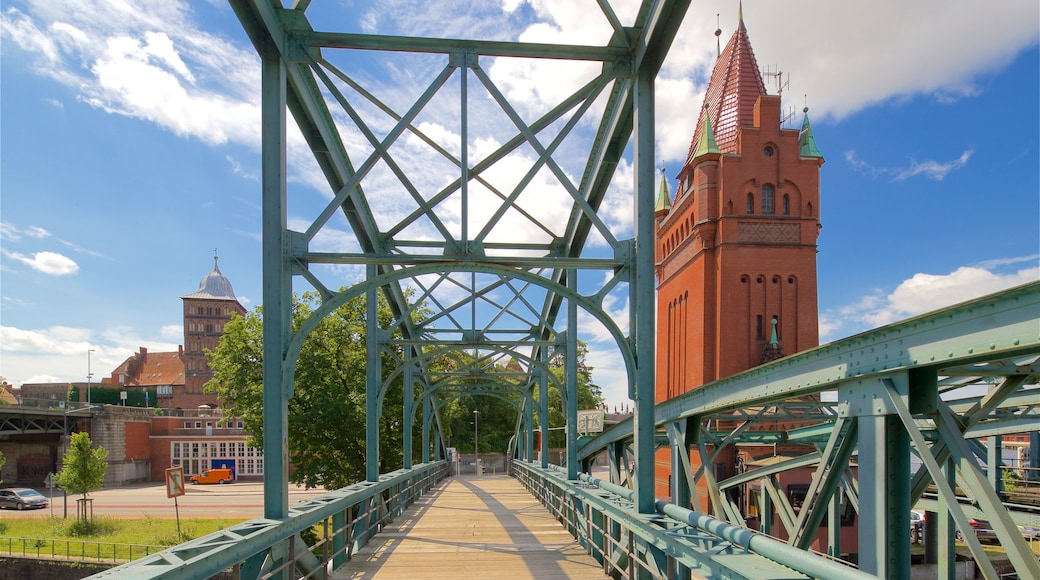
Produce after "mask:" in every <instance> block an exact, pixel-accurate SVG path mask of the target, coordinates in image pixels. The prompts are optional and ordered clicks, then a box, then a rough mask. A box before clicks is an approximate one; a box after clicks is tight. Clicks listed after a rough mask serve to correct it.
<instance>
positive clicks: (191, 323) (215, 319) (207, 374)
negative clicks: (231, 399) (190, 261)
mask: <svg viewBox="0 0 1040 580" xmlns="http://www.w3.org/2000/svg"><path fill="white" fill-rule="evenodd" d="M217 260H218V258H217V257H216V256H214V257H213V271H212V272H210V273H209V274H206V276H205V277H203V278H202V282H200V283H199V289H198V290H196V291H195V292H193V293H191V294H188V295H186V296H181V300H183V301H184V390H185V394H186V395H189V396H192V397H193V398H197V399H198V400H199V401H200V402H202V401H204V402H205V403H206V404H209V405H214V406H216V404H217V396H216V395H203V392H202V387H203V386H204V385H205V384H206V382H208V381H209V380H210V379H212V378H213V371H211V370H210V368H209V364H208V363H207V362H206V353H205V350H207V349H208V350H213V349H215V348H217V345H218V344H219V343H220V337H221V335H223V334H224V325H225V324H226V323H227V322H228V320H230V319H231V315H232V314H238V315H240V316H245V314H246V309H245V308H243V307H242V305H241V304H240V303H239V302H238V299H237V298H235V291H234V289H233V288H232V287H231V282H229V281H228V279H227V278H225V277H224V275H223V274H221V273H220V268H218V267H217ZM200 396H201V397H200Z"/></svg>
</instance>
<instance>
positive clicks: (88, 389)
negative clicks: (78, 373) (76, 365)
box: [87, 349, 94, 408]
mask: <svg viewBox="0 0 1040 580" xmlns="http://www.w3.org/2000/svg"><path fill="white" fill-rule="evenodd" d="M92 352H94V349H89V350H87V408H90V379H91V378H93V376H94V373H92V372H90V353H92Z"/></svg>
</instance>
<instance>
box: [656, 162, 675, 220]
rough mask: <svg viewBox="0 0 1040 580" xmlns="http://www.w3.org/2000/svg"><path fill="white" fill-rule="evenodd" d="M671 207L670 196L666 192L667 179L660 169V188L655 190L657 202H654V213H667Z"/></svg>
mask: <svg viewBox="0 0 1040 580" xmlns="http://www.w3.org/2000/svg"><path fill="white" fill-rule="evenodd" d="M671 209H672V196H671V195H669V194H668V179H667V178H666V177H665V175H664V169H662V170H661V188H660V189H659V190H658V192H657V203H655V204H654V215H659V214H661V213H668V212H669V211H671Z"/></svg>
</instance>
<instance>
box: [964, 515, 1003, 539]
mask: <svg viewBox="0 0 1040 580" xmlns="http://www.w3.org/2000/svg"><path fill="white" fill-rule="evenodd" d="M968 525H969V526H971V531H973V532H975V537H976V538H978V539H979V541H980V542H985V541H986V540H993V541H996V539H997V533H996V532H995V531H993V526H992V525H991V524H990V523H989V522H987V521H986V520H980V519H976V518H968ZM957 539H958V540H962V541H963V539H964V536H963V534H961V531H960V530H957Z"/></svg>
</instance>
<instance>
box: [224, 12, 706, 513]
mask: <svg viewBox="0 0 1040 580" xmlns="http://www.w3.org/2000/svg"><path fill="white" fill-rule="evenodd" d="M230 3H231V5H232V7H233V9H234V10H235V13H236V15H237V16H238V18H239V20H240V21H241V23H242V25H243V28H244V29H245V31H246V33H247V34H248V36H249V38H250V39H251V41H252V42H253V44H254V46H255V48H256V50H257V53H258V54H259V55H260V57H261V66H262V70H263V81H262V84H263V88H262V92H263V105H262V107H263V112H262V117H263V135H264V136H263V192H264V193H263V202H264V218H263V219H264V227H263V233H264V243H263V255H264V309H265V313H266V315H265V317H264V345H265V350H264V364H265V367H264V409H265V418H264V421H265V430H264V437H265V439H264V447H265V457H266V458H268V459H267V467H268V469H267V470H266V473H265V515H266V516H267V517H269V518H282V517H285V516H286V513H287V509H288V506H287V504H286V502H287V494H286V493H285V489H284V488H285V482H286V479H287V468H288V465H287V457H286V453H285V449H286V443H287V423H286V415H287V412H286V401H287V399H288V398H289V397H291V396H292V391H293V382H294V381H293V374H294V366H295V361H296V359H297V356H298V353H299V350H300V348H301V346H302V343H303V341H304V340H305V339H306V337H307V335H308V333H309V331H310V329H311V328H313V325H314V324H315V323H316V322H317V320H319V319H320V318H321V317H322V316H325V315H326V314H327V313H328V312H330V311H331V310H332V309H334V308H335V307H336V306H337V305H339V304H342V303H343V302H344V301H346V300H349V299H351V298H353V297H355V296H360V295H364V296H366V298H367V300H368V302H369V304H370V308H372V304H373V303H374V301H375V300H374V298H375V292H377V291H378V292H381V293H382V294H383V295H384V296H385V297H386V298H387V301H388V303H389V304H390V307H391V309H392V311H393V317H394V322H393V323H392V324H391V325H390V327H389V328H378V327H377V326H376V324H375V322H374V318H375V316H374V315H373V314H372V310H370V312H369V317H368V319H369V326H368V329H367V342H366V349H367V350H366V352H367V356H368V360H369V369H370V373H369V376H368V377H367V397H368V415H369V417H368V421H369V424H368V431H367V439H368V441H367V444H368V465H369V466H374V465H378V463H379V462H378V457H379V440H378V430H377V429H376V427H375V420H376V418H377V417H378V414H379V413H380V405H379V401H380V399H381V397H382V396H383V395H384V394H385V389H386V388H387V385H388V384H390V382H391V380H393V378H394V377H384V376H379V371H378V367H379V365H378V364H377V363H378V361H379V359H380V357H386V356H387V355H389V356H390V358H391V359H392V360H394V361H395V362H396V364H397V365H398V370H395V371H394V372H393V373H392V374H393V375H394V376H396V375H397V374H398V373H399V374H401V375H402V376H403V377H404V378H405V379H406V380H405V383H406V385H405V391H406V394H408V395H409V396H408V397H407V399H408V400H407V401H406V405H405V407H406V415H409V414H411V413H422V420H423V443H422V450H421V454H422V456H423V457H424V458H425V457H427V454H428V453H429V452H430V451H431V445H432V446H433V447H434V452H435V453H436V448H439V445H438V443H439V441H438V440H437V439H436V438H434V440H433V441H431V440H430V434H431V432H433V431H438V432H439V431H440V427H439V416H438V413H437V409H438V408H439V407H440V406H441V405H442V404H443V403H444V401H445V400H446V399H447V398H450V397H452V396H456V394H457V393H460V392H471V393H472V392H479V391H484V392H489V393H495V394H499V395H501V394H502V393H507V394H508V393H514V394H515V395H510V396H516V397H517V398H518V400H520V401H522V403H521V404H519V405H518V408H519V409H523V411H522V412H528V411H530V410H531V409H532V405H531V404H530V401H532V396H533V394H534V391H533V390H534V389H535V388H539V389H540V390H541V391H542V393H541V394H542V401H543V402H544V401H545V400H546V397H545V396H544V395H545V393H544V390H545V388H546V384H547V376H548V374H549V373H547V372H545V370H544V368H545V366H546V363H547V361H548V356H547V355H548V352H549V351H550V350H555V349H559V348H561V347H562V349H563V353H564V355H565V361H566V368H567V372H566V380H565V383H566V384H565V385H564V386H565V389H563V390H564V392H565V395H566V396H565V398H566V400H567V416H568V417H571V419H572V421H571V422H572V423H573V419H574V415H575V414H576V410H577V409H576V399H577V397H576V393H575V392H574V391H573V389H574V386H575V383H576V375H575V371H574V369H575V368H576V366H575V363H574V361H575V360H576V356H577V348H576V344H577V343H576V340H577V332H578V329H577V320H578V318H577V316H578V312H579V310H580V311H581V312H582V313H584V315H588V316H589V317H590V318H592V319H594V320H596V321H598V322H599V324H600V325H601V326H602V327H603V328H604V329H606V332H607V333H608V334H609V335H611V336H612V337H613V338H614V340H615V342H616V344H617V350H618V353H619V356H620V358H621V360H623V361H624V362H625V365H626V368H627V371H628V375H629V382H630V385H629V392H630V395H631V396H632V397H633V398H635V399H637V403H636V408H637V410H639V416H640V417H641V423H642V424H643V425H644V426H645V428H644V429H643V430H642V431H641V435H640V437H639V441H640V443H639V445H641V446H642V447H644V448H645V447H647V446H649V447H650V448H651V449H652V446H653V444H654V436H655V434H654V429H653V405H652V400H653V388H652V384H653V361H654V354H653V342H654V336H653V330H654V329H653V316H654V304H653V300H652V298H651V297H652V296H653V286H654V275H653V271H652V264H653V246H654V243H653V242H654V236H653V223H652V222H653V218H652V214H653V200H654V192H655V189H654V177H655V170H654V166H655V162H654V157H655V156H654V135H653V111H654V103H653V79H654V76H655V75H656V73H657V71H658V70H659V69H660V67H661V65H662V62H663V59H664V57H665V55H666V54H667V51H668V48H669V46H670V44H671V42H672V40H673V39H674V37H675V35H676V33H677V30H678V27H679V25H680V23H681V21H682V17H683V15H684V14H685V11H686V9H687V6H688V4H689V2H688V0H663V1H650V0H646V1H644V2H642V3H641V5H640V6H639V8H638V10H637V11H636V13H635V14H634V16H633V17H632V18H631V21H630V22H624V23H622V21H621V19H620V18H619V17H618V15H617V14H615V13H614V11H613V9H612V7H611V6H610V4H609V2H607V1H606V0H601V1H600V2H598V3H597V5H598V7H599V8H600V12H601V14H602V17H603V23H604V28H605V32H606V34H605V35H604V43H603V44H601V45H596V46H567V45H549V44H533V43H521V42H508V41H499V40H480V39H444V38H415V37H407V36H392V35H376V34H372V35H368V34H352V33H338V32H329V31H322V30H318V29H317V28H316V26H315V24H312V22H311V21H310V19H309V15H308V8H309V6H310V3H309V2H303V1H301V2H295V3H294V4H293V5H292V6H291V7H288V8H287V7H283V5H282V3H281V2H280V1H278V0H230ZM388 53H392V54H393V55H394V57H395V58H397V57H401V58H404V57H403V56H401V55H413V56H415V57H416V58H421V59H423V61H422V62H423V64H424V66H425V67H427V70H428V71H429V74H426V75H425V76H424V77H422V78H418V77H417V78H415V79H414V80H415V85H414V86H415V87H417V88H416V89H415V90H413V91H412V92H411V94H409V95H407V96H404V97H398V96H397V95H393V94H386V93H385V92H381V91H380V87H379V86H378V85H379V83H378V82H375V79H376V78H377V75H372V74H367V73H366V71H365V70H364V66H359V65H358V63H359V62H361V61H362V60H364V59H359V58H358V57H359V55H364V56H365V57H366V58H367V57H372V59H371V60H372V61H373V62H377V65H376V66H378V59H379V58H381V57H380V56H379V55H382V54H388ZM345 55H346V56H345ZM372 55H376V56H372ZM385 58H387V59H388V58H389V57H385ZM504 59H538V60H539V61H543V60H545V59H550V60H557V61H570V62H582V63H592V64H594V65H596V66H594V67H590V68H589V69H588V70H587V71H586V73H587V76H586V77H584V78H583V79H582V82H579V83H575V88H574V90H573V91H572V92H571V93H570V94H569V95H564V96H563V97H561V98H560V99H559V100H558V102H556V103H550V104H548V105H546V106H545V107H544V109H543V110H541V111H531V110H528V108H527V107H525V106H518V105H517V104H516V103H514V102H512V101H511V97H510V95H509V92H508V91H507V90H505V89H504V88H503V85H502V82H501V80H500V79H498V78H496V76H495V74H494V72H493V71H492V70H491V69H492V67H491V66H489V65H492V64H493V63H495V62H496V61H499V60H504ZM368 73H371V71H368ZM586 73H583V74H586ZM449 110H451V111H452V112H451V113H450V114H448V115H444V113H445V111H449ZM286 111H288V112H289V113H291V115H292V119H293V121H294V122H295V124H296V126H297V127H298V128H299V132H300V134H301V135H302V137H303V141H304V142H305V143H306V147H307V148H308V149H309V150H310V154H311V156H312V157H313V159H314V160H315V162H316V164H317V166H318V168H319V169H320V171H321V172H322V174H323V176H324V180H325V182H326V183H327V185H328V193H329V197H328V198H327V200H325V201H324V202H323V203H319V204H316V205H315V204H313V203H311V204H308V203H306V202H300V201H299V199H300V196H299V195H297V194H295V193H293V192H290V191H289V189H290V188H289V185H288V183H289V178H288V169H287V157H288V153H287V149H288V140H287V134H288V133H289V132H290V128H289V123H288V122H287V118H286V115H285V112H286ZM431 111H436V112H437V113H438V115H437V116H436V117H433V116H431ZM594 115H598V116H599V119H600V120H599V121H598V122H597V121H593V123H586V122H585V120H586V119H589V118H591V117H593V116H594ZM445 119H448V120H447V121H445ZM431 120H435V121H436V123H437V124H439V125H440V126H441V127H445V128H447V129H448V131H447V132H448V133H453V134H455V135H456V138H455V139H454V140H453V139H451V138H448V139H445V138H444V137H443V136H441V132H438V131H434V130H432V128H435V127H432V125H431ZM588 125H595V126H596V129H595V130H594V131H589V130H588V129H586V128H585V127H586V126H588ZM485 129H487V130H486V131H485ZM503 130H505V131H506V132H505V133H503ZM633 133H635V135H636V141H635V152H634V157H633V165H634V167H635V168H636V171H635V184H634V186H635V196H634V204H633V212H634V215H635V216H636V219H635V222H636V228H635V233H634V235H633V236H632V237H631V238H630V239H619V233H618V232H615V231H613V230H612V229H611V227H610V225H609V224H608V219H607V218H606V217H605V216H603V215H600V207H601V205H602V204H603V202H604V199H605V197H606V195H607V192H608V190H609V189H610V187H611V180H612V177H613V175H614V172H615V169H616V166H617V164H618V162H619V161H620V159H621V156H622V154H623V152H624V150H625V148H626V146H627V144H628V142H629V140H630V138H631V137H632V135H633ZM487 135H495V136H496V138H495V140H494V141H495V143H494V144H493V145H492V146H491V147H489V148H485V149H486V150H478V149H479V148H478V147H477V144H478V140H479V139H484V138H485V137H486V136H487ZM514 167H515V168H518V169H514ZM503 168H505V169H503ZM503 172H505V173H508V174H509V175H507V176H505V178H503V176H502V173H503ZM579 175H580V178H578V179H575V178H572V176H579ZM431 176H433V177H434V178H433V179H431ZM615 187H616V185H615ZM625 189H627V187H626V188H625ZM388 200H392V201H388ZM298 204H299V205H298ZM290 206H293V207H297V208H299V207H303V206H307V207H306V208H305V209H296V210H294V211H293V215H308V216H310V217H308V218H307V219H308V223H307V224H304V225H303V226H302V227H296V228H294V229H290V228H289V226H288V221H289V220H288V219H287V216H288V215H289V213H290V209H289V208H290ZM553 208H560V209H561V210H562V211H560V212H557V213H554V212H553V211H546V210H547V209H553ZM560 216H567V217H566V218H565V219H560ZM329 232H332V233H333V235H337V236H339V235H343V236H344V237H346V238H348V240H349V241H348V243H347V244H346V246H345V247H342V248H336V249H334V250H333V251H329V247H328V245H327V244H324V243H323V236H324V235H326V234H327V233H329ZM620 233H621V234H622V235H625V234H627V232H620ZM592 239H596V240H599V241H598V242H597V243H598V244H600V246H599V249H597V250H594V251H590V249H589V246H590V243H589V242H590V240H592ZM344 267H347V269H348V271H349V272H353V273H354V274H353V275H352V277H347V278H344V276H343V275H342V272H343V268H344ZM297 285H301V286H302V285H307V286H309V287H310V288H313V289H314V290H316V291H317V292H318V293H319V294H320V295H321V296H322V298H323V300H324V304H323V306H322V307H321V308H319V309H318V311H317V312H315V313H314V315H313V317H312V318H311V320H309V321H307V322H305V323H304V324H303V325H302V327H300V328H296V329H293V328H291V326H290V322H289V312H290V308H291V295H292V291H293V290H294V289H295V288H296V287H297ZM626 294H627V299H628V300H629V301H630V307H629V311H630V313H631V315H630V316H631V320H630V321H629V324H628V326H629V330H628V331H627V333H626V332H625V331H624V330H623V329H622V325H619V324H618V323H616V322H615V321H614V320H613V319H612V318H611V316H610V315H609V313H608V312H607V309H606V307H605V302H606V301H607V300H608V298H611V299H616V297H618V296H620V297H624V296H625V295H626ZM639 295H641V296H642V297H641V298H638V297H637V296H639ZM564 303H566V304H567V311H566V315H565V316H564V315H563V312H564V311H563V310H562V307H563V304H564ZM393 333H396V334H399V335H400V336H401V339H400V340H394V341H391V340H390V339H389V337H390V336H391V334H393ZM445 349H456V350H458V351H461V352H465V353H466V355H467V357H468V359H469V360H471V361H473V365H475V366H476V367H477V368H474V369H472V370H478V369H479V370H482V371H489V370H492V369H494V368H495V367H496V366H504V365H485V363H486V362H487V361H503V360H507V359H508V360H512V361H515V363H516V364H515V365H514V367H515V366H519V367H520V368H521V375H519V376H504V374H503V373H498V374H499V376H498V377H497V378H496V379H494V380H490V381H488V382H486V383H483V384H479V385H478V384H477V382H476V381H475V380H474V376H473V375H472V374H469V375H467V374H465V373H463V374H460V375H454V376H453V375H451V374H448V373H438V372H436V369H434V368H433V367H432V364H431V363H433V362H434V359H433V358H432V356H431V355H430V353H431V352H434V351H437V352H443V351H444V350H445ZM557 352H559V351H558V350H557ZM534 361H538V363H537V364H535V362H534ZM489 385H490V386H489ZM509 385H516V387H512V388H511V387H510V386H509ZM640 385H641V386H640ZM539 415H540V416H541V417H546V415H547V413H546V412H545V409H544V408H543V409H541V410H540V412H539ZM409 420H410V418H409V417H406V418H405V421H406V423H407V421H409ZM543 422H544V421H543ZM518 425H521V426H523V428H524V429H525V433H524V435H523V438H524V439H525V440H526V441H529V442H528V443H526V444H525V445H526V447H527V448H528V453H529V452H530V449H529V448H530V446H531V443H530V441H532V439H533V437H532V431H533V429H534V428H535V426H534V425H533V424H532V420H531V419H530V418H529V419H527V420H524V421H521V420H520V417H519V414H518ZM540 428H541V429H542V430H543V435H545V434H546V432H545V429H546V428H547V425H544V424H543V425H541V426H540ZM572 431H573V425H572ZM569 435H570V436H571V438H572V439H574V438H575V437H576V433H574V432H571V433H569ZM518 436H519V434H518ZM547 439H548V438H547V437H544V436H543V442H544V443H543V445H544V444H545V443H547ZM405 445H406V446H407V447H410V446H411V442H410V439H406V441H405ZM569 448H571V449H572V450H574V449H576V446H575V445H570V446H569ZM544 455H545V454H544V453H543V457H544ZM570 459H571V471H572V473H571V474H570V475H571V476H572V478H576V477H577V471H576V467H577V461H576V458H575V457H574V454H573V452H572V453H571V457H570ZM640 469H641V470H642V472H641V473H640V474H639V475H638V476H637V480H638V481H640V482H641V483H640V485H639V486H638V487H639V488H640V500H639V502H638V503H639V506H640V509H642V510H644V511H647V512H649V511H652V510H653V488H652V485H653V484H652V472H651V471H650V470H649V464H647V465H644V466H642V467H640ZM368 478H369V479H370V480H373V481H374V480H376V479H377V478H378V473H375V472H373V471H371V470H370V472H369V473H368Z"/></svg>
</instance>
